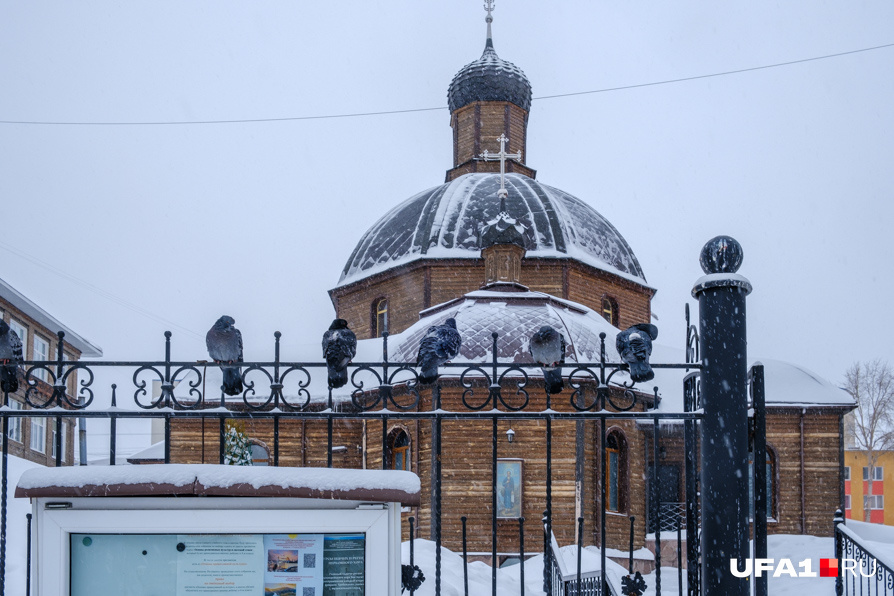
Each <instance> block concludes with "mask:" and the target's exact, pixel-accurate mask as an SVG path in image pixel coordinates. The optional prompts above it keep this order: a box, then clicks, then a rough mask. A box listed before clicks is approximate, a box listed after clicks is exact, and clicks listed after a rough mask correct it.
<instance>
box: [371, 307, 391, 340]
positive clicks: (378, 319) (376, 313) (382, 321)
mask: <svg viewBox="0 0 894 596" xmlns="http://www.w3.org/2000/svg"><path fill="white" fill-rule="evenodd" d="M386 331H388V299H387V298H379V299H378V300H375V301H374V302H373V304H372V336H373V337H382V334H383V333H385V332H386Z"/></svg>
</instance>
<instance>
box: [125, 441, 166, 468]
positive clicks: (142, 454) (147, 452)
mask: <svg viewBox="0 0 894 596" xmlns="http://www.w3.org/2000/svg"><path fill="white" fill-rule="evenodd" d="M164 459H165V442H164V441H159V442H158V443H153V444H152V445H150V446H149V447H146V448H145V449H141V450H140V451H137V452H136V453H134V454H133V455H131V456H129V457H128V458H127V461H128V462H131V463H133V462H141V461H164Z"/></svg>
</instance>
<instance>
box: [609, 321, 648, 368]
mask: <svg viewBox="0 0 894 596" xmlns="http://www.w3.org/2000/svg"><path fill="white" fill-rule="evenodd" d="M654 339H658V327H656V326H655V325H650V324H648V323H639V324H637V325H634V326H633V327H630V328H629V329H627V330H626V331H622V332H621V333H619V334H618V338H617V339H616V340H615V347H617V348H618V354H620V355H621V360H623V361H624V362H626V363H627V365H628V366H630V378H631V379H632V380H633V381H635V382H637V383H639V382H641V381H648V380H650V379H652V378H654V377H655V373H654V372H652V367H651V366H649V356H651V355H652V340H654Z"/></svg>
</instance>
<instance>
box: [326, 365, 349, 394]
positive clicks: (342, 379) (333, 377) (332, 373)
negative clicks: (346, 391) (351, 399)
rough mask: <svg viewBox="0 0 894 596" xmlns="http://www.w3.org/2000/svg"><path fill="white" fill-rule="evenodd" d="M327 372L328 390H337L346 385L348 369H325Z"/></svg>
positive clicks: (330, 367)
mask: <svg viewBox="0 0 894 596" xmlns="http://www.w3.org/2000/svg"><path fill="white" fill-rule="evenodd" d="M327 368H328V370H329V388H330V389H338V388H339V387H344V386H345V385H347V383H348V369H347V367H345V368H342V369H337V368H334V367H332V366H329V367H327Z"/></svg>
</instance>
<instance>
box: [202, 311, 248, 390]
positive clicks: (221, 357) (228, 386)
mask: <svg viewBox="0 0 894 596" xmlns="http://www.w3.org/2000/svg"><path fill="white" fill-rule="evenodd" d="M235 324H236V320H235V319H233V317H228V316H226V315H224V316H222V317H221V318H219V319H217V322H216V323H214V325H213V326H212V327H211V329H209V330H208V333H207V334H206V335H205V344H206V345H207V346H208V355H209V356H211V358H212V360H214V361H215V362H217V363H218V364H233V363H235V362H242V333H241V332H240V331H239V330H238V329H236V328H235V327H233V325H235ZM220 368H221V370H222V371H223V391H224V393H226V394H227V395H239V394H240V393H242V373H241V372H240V369H239V367H238V366H221V367H220Z"/></svg>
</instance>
